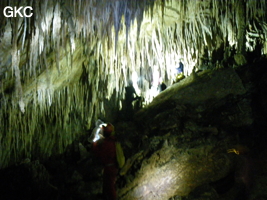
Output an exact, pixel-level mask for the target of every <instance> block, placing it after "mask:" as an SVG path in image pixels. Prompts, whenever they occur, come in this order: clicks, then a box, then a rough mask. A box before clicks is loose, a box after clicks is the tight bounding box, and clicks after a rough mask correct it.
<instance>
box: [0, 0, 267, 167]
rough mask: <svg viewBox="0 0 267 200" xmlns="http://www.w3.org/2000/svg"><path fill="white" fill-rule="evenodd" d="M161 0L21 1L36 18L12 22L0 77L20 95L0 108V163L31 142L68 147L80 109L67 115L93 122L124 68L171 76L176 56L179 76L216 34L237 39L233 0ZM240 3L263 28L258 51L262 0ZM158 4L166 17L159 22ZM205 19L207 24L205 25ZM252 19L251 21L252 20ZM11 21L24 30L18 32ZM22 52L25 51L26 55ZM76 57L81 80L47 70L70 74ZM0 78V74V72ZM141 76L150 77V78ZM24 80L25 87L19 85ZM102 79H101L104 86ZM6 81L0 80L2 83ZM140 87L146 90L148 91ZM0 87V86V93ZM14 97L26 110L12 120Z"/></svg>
mask: <svg viewBox="0 0 267 200" xmlns="http://www.w3.org/2000/svg"><path fill="white" fill-rule="evenodd" d="M162 2H163V1H162V0H158V1H126V0H118V1H115V0H114V1H104V0H103V1H93V0H87V1H81V0H79V1H75V0H66V1H64V3H62V2H61V1H59V0H57V1H49V0H45V1H42V2H37V1H28V2H27V3H29V5H31V6H33V8H34V9H35V16H34V17H33V18H29V19H26V18H24V19H23V20H18V22H16V23H18V24H17V26H14V23H13V26H12V28H11V30H12V32H13V33H14V36H16V35H17V34H15V32H19V34H21V37H18V38H14V39H13V40H14V41H16V42H12V45H13V47H12V51H11V52H10V53H11V54H12V63H11V66H12V67H11V68H12V70H13V71H12V72H11V73H12V75H13V76H14V77H11V76H10V75H9V74H11V73H10V72H9V71H7V72H5V76H6V77H7V79H14V80H15V83H16V91H17V92H18V94H19V98H18V99H17V100H18V101H16V103H15V104H13V105H16V106H13V105H11V104H8V103H4V109H2V110H1V112H0V116H1V119H2V118H4V113H7V112H9V113H10V115H11V116H13V117H9V118H8V119H7V120H6V121H7V122H5V125H4V127H3V128H2V127H1V131H2V129H3V132H5V135H4V136H1V137H2V138H1V140H0V141H1V144H0V147H1V148H2V146H3V148H5V149H6V150H4V151H3V152H1V151H0V152H1V153H0V163H3V164H1V166H0V167H4V166H7V165H8V163H10V162H11V161H10V157H14V158H15V161H14V162H18V161H19V160H20V159H21V158H22V157H23V156H29V157H31V154H32V152H33V151H34V150H35V149H36V148H37V147H36V144H35V142H34V141H35V140H36V141H38V143H40V145H41V146H40V151H41V152H40V153H41V154H42V153H43V154H44V155H43V157H46V156H49V155H51V154H52V149H58V152H57V153H62V152H64V150H65V148H66V146H68V145H69V144H70V143H71V142H72V141H73V140H74V139H75V138H76V137H77V136H78V135H79V134H81V133H76V132H74V131H73V127H72V126H71V123H75V122H76V121H79V120H77V116H78V114H77V116H76V115H74V117H73V118H72V117H71V116H72V115H71V113H74V112H77V113H79V117H80V119H81V120H80V122H79V123H84V122H83V121H87V122H88V123H90V124H91V123H92V121H93V120H95V119H96V118H97V116H99V115H101V114H103V112H104V111H105V110H104V105H103V99H104V98H107V99H109V98H110V97H111V95H112V94H113V92H114V91H115V93H116V94H115V95H116V96H117V98H118V99H122V98H123V95H124V86H125V85H126V84H127V81H128V78H129V77H128V75H127V71H128V70H129V72H130V74H129V76H130V77H131V73H137V74H140V75H141V73H140V69H142V73H143V74H142V75H143V76H147V77H148V76H149V73H151V72H150V70H151V69H152V71H153V72H157V71H158V69H159V68H160V71H158V73H159V74H163V72H166V73H167V74H168V78H169V79H170V80H169V81H170V82H171V79H172V78H173V76H174V68H175V66H177V65H178V63H179V58H183V61H184V64H185V74H186V75H189V74H190V73H191V71H192V69H193V67H194V65H195V64H196V62H197V59H198V58H199V57H200V56H201V55H197V54H198V52H200V51H202V50H201V49H204V46H205V48H207V49H208V52H209V53H210V52H212V51H213V50H214V49H215V48H216V47H215V46H214V45H213V43H212V40H215V36H216V37H217V38H218V41H223V42H224V43H229V45H230V46H231V47H233V48H235V46H236V45H237V43H236V40H237V38H238V27H239V26H240V24H239V22H238V21H235V18H237V17H238V12H236V8H237V6H236V5H237V3H238V1H237V0H226V1H216V0H206V1H197V2H196V1H194V0H190V1H184V0H183V1H176V0H169V1H165V2H164V3H163V4H162ZM162 5H164V6H163V7H161V6H162ZM244 5H245V11H246V12H245V13H244V15H245V17H244V18H246V23H248V25H249V24H250V23H252V22H253V23H256V24H257V23H258V24H261V25H262V27H261V29H259V28H258V27H257V28H255V31H256V32H259V33H260V34H258V35H259V37H261V38H262V41H263V44H264V47H263V52H264V53H265V54H266V52H267V43H266V37H267V28H266V27H267V26H266V14H265V10H266V8H265V7H266V2H265V1H263V0H262V1H255V0H244ZM164 9H165V10H164ZM162 10H164V15H163V17H164V19H165V20H162V12H161V11H162ZM168 12H170V13H172V12H173V13H172V14H171V15H172V17H169V16H168V15H169V14H168ZM152 15H153V17H151V16H152ZM249 19H251V20H249ZM167 20H168V21H167ZM211 23H212V24H213V26H210V24H211ZM251 25H252V27H254V24H251ZM6 26H7V27H8V24H7V25H6ZM17 27H22V29H21V30H20V31H18V29H17ZM0 29H1V30H2V27H1V28H0ZM241 43H243V42H241ZM115 46H116V53H115ZM0 48H1V47H0ZM1 50H3V49H1ZM26 51H29V52H28V53H27V52H26ZM1 55H2V54H1ZM24 55H27V56H26V57H27V59H25V58H24ZM80 59H82V60H83V61H84V62H81V63H85V64H84V68H85V71H86V73H87V74H88V75H87V76H88V80H87V82H86V83H83V84H81V83H73V82H72V83H71V86H70V85H69V86H67V83H68V81H69V80H68V78H65V79H64V80H62V82H64V84H63V83H62V84H58V83H57V84H55V85H54V84H53V83H55V82H53V81H55V79H59V77H57V75H58V73H55V74H57V75H54V74H53V76H52V73H53V72H55V71H61V72H62V73H63V74H64V76H65V77H69V76H71V75H72V73H73V72H74V71H73V70H74V69H78V68H79V67H83V66H82V65H80V64H79V62H78V61H79V60H80ZM65 67H66V68H65ZM22 69H23V73H22V72H21V70H22ZM55 69H56V70H55ZM1 70H2V69H1ZM46 73H47V75H45V74H46ZM103 74H105V75H103ZM0 76H1V78H2V71H1V74H0ZM62 76H63V75H62ZM64 76H63V77H64ZM77 76H78V75H77ZM122 76H123V77H122ZM3 77H4V75H3ZM44 77H47V79H45V78H44ZM48 78H49V79H50V80H49V81H48ZM52 78H53V79H52ZM26 79H27V80H26ZM28 79H29V80H28ZM44 80H46V81H47V82H46V81H44ZM4 81H5V80H4ZM76 81H77V80H76ZM146 81H150V80H149V78H147V80H146ZM22 82H23V83H27V85H28V86H26V85H22ZM44 82H45V83H44ZM103 83H105V85H107V87H106V88H104V87H103V85H102V84H103ZM4 84H5V83H4V82H3V80H1V87H4ZM22 89H23V92H22ZM140 90H141V91H140V92H141V93H142V94H144V95H145V96H146V94H147V93H148V92H147V91H144V90H142V89H140ZM4 91H5V88H3V89H1V92H2V93H3V92H4ZM98 91H101V92H103V93H100V92H98ZM3 95H4V96H5V98H6V99H7V100H9V99H11V98H12V97H10V96H8V94H3ZM82 96H83V97H84V98H81V97H82ZM148 96H149V95H148ZM78 97H79V98H78ZM3 98H4V97H2V99H1V103H2V100H3ZM147 98H149V97H147ZM7 100H6V102H8V101H7ZM147 102H149V101H147ZM18 103H19V108H20V109H21V110H23V108H24V106H25V108H26V109H29V112H27V110H26V112H25V113H24V116H23V115H20V118H19V119H18V122H15V123H12V122H13V121H16V120H14V117H15V116H17V114H18V112H17V107H18V106H17V105H18ZM30 103H33V105H30ZM24 104H25V105H24ZM1 105H2V104H1ZM103 115H104V114H103ZM71 120H73V121H71ZM51 123H53V124H55V126H54V130H53V134H52V133H51V130H50V128H49V127H48V126H49V124H51ZM43 127H45V128H43ZM89 127H90V126H89ZM42 129H43V130H42ZM14 132H17V133H20V135H15V134H14ZM41 133H42V134H41ZM54 134H55V135H54ZM55 138H56V139H55ZM55 141H57V142H55ZM22 149H23V151H22ZM16 150H18V151H16ZM15 152H16V154H15Z"/></svg>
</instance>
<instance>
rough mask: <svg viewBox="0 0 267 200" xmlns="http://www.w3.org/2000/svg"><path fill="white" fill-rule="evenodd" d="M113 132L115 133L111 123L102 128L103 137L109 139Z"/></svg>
mask: <svg viewBox="0 0 267 200" xmlns="http://www.w3.org/2000/svg"><path fill="white" fill-rule="evenodd" d="M114 131H115V129H114V126H113V125H112V124H111V123H107V125H106V126H104V127H103V134H104V137H109V136H111V135H114V133H115V132H114Z"/></svg>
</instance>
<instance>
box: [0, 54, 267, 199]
mask: <svg viewBox="0 0 267 200" xmlns="http://www.w3.org/2000/svg"><path fill="white" fill-rule="evenodd" d="M266 66H267V60H266V59H265V58H261V59H260V60H258V61H254V62H253V63H251V64H248V65H246V66H243V67H240V68H237V69H236V70H235V72H236V73H237V74H238V76H239V77H240V79H241V80H242V84H243V86H244V88H245V90H246V92H245V93H244V94H241V95H227V96H226V97H223V98H220V99H208V100H206V101H204V102H203V101H202V102H197V101H196V102H195V103H194V104H179V102H175V101H173V102H172V103H165V104H164V103H162V104H161V106H160V107H157V108H155V110H157V112H156V114H155V113H154V112H148V111H147V110H140V111H139V112H138V113H137V114H136V116H137V117H136V118H134V119H135V120H132V121H126V122H125V121H120V120H118V121H117V122H115V123H114V125H115V127H116V133H117V135H118V138H119V140H120V141H121V143H122V145H123V148H124V151H125V157H126V159H130V162H128V166H126V167H125V168H124V169H123V170H124V175H118V180H117V187H118V193H119V195H120V196H121V199H127V198H128V197H127V194H128V193H129V190H133V189H131V187H128V185H131V182H133V181H134V180H135V177H136V176H137V173H138V171H139V170H140V169H141V168H144V167H145V165H149V164H150V163H151V162H152V161H151V159H153V155H154V154H155V152H157V151H160V150H162V149H163V148H166V146H168V147H170V146H172V147H177V148H178V147H179V149H180V150H181V151H183V152H190V153H191V155H194V154H195V153H194V151H191V149H196V150H198V149H201V148H202V146H209V147H210V151H209V152H210V154H214V155H217V154H218V152H219V153H220V155H222V157H227V159H228V160H230V163H228V164H227V163H225V165H229V166H228V167H229V169H230V170H228V171H227V173H222V172H221V171H217V173H218V174H220V173H221V174H224V175H221V177H220V178H216V177H219V175H218V176H217V174H216V171H215V173H211V174H209V176H211V177H210V178H209V179H205V181H202V182H201V184H198V185H195V187H191V189H190V192H188V194H187V195H182V194H183V191H180V192H177V193H175V194H174V195H173V196H172V197H170V198H169V199H170V200H171V199H173V200H215V199H218V200H237V199H240V200H241V199H249V200H263V199H267V170H266V169H267V148H266V130H267V124H266V115H267V103H266V102H267V67H266ZM220 70H222V71H223V70H227V69H219V70H218V71H217V72H216V73H220ZM212 73H213V72H205V74H204V75H202V74H201V73H200V74H199V75H197V76H199V77H204V76H207V77H209V76H213V74H212ZM191 78H192V77H191ZM193 78H194V79H195V84H198V81H199V80H198V78H196V77H193ZM201 80H202V79H201ZM172 87H179V83H177V86H176V84H175V85H173V86H172ZM188 87H190V86H188ZM203 87H204V86H203ZM208 89H209V88H201V90H203V92H204V91H205V90H208ZM170 92H171V91H170ZM167 93H168V90H167V91H166V95H167ZM200 93H201V92H200ZM200 93H197V94H200ZM197 94H196V95H195V96H191V97H190V96H188V97H189V98H194V99H198V96H197ZM184 95H185V96H186V94H184ZM200 95H201V94H200ZM157 105H159V104H157ZM157 105H155V106H157ZM150 110H153V106H151V108H150ZM139 116H145V117H146V119H144V118H142V117H141V118H140V117H139ZM90 133H91V130H88V131H87V132H86V135H87V136H88V137H89V136H90ZM87 136H85V137H84V138H79V140H77V141H75V142H74V143H73V144H72V145H70V146H69V147H68V148H67V151H66V152H65V154H64V155H54V156H53V157H51V158H49V159H48V160H46V161H44V162H41V161H39V160H38V159H32V160H29V159H25V160H24V161H23V162H21V163H19V164H17V165H15V166H11V167H9V168H6V169H2V170H0V188H1V192H0V199H2V200H12V199H29V200H30V199H33V200H41V199H58V200H61V199H64V200H89V199H90V200H93V199H96V200H98V199H101V172H102V169H101V166H100V164H99V163H98V161H97V159H96V158H95V157H94V156H93V155H92V154H91V151H90V143H89V142H88V140H87V139H88V137H87ZM237 145H238V146H237ZM231 148H236V149H238V148H240V149H239V150H240V151H241V152H242V151H243V150H244V149H245V150H244V151H245V153H246V156H247V157H248V158H249V162H250V163H249V164H248V167H247V169H248V171H249V172H250V175H247V174H242V173H245V172H240V171H238V167H239V158H240V156H241V155H237V154H235V153H227V150H228V149H231ZM203 152H204V151H203ZM198 156H199V157H200V158H201V156H202V155H201V152H199V151H198ZM206 156H207V155H206ZM200 158H199V159H200ZM166 159H168V158H166ZM197 159H198V157H197V156H196V157H194V159H192V161H191V162H192V164H195V162H198V160H197ZM209 159H211V162H214V165H215V166H216V163H219V162H220V161H219V160H216V159H217V158H216V156H214V157H212V156H211V157H209ZM212 159H214V160H212ZM153 162H154V161H153ZM155 162H156V161H155ZM166 162H167V161H166ZM129 163H130V164H129ZM200 163H201V162H200ZM188 164H189V165H188V167H190V162H188ZM200 165H201V164H200ZM220 165H222V164H220ZM199 167H200V166H199ZM237 174H241V175H239V178H240V177H241V178H243V179H242V180H241V184H240V181H238V180H237ZM212 176H213V177H212ZM184 184H186V185H190V184H191V183H184ZM247 186H248V187H247ZM128 199H130V198H128ZM133 199H134V198H133ZM136 199H139V198H136ZM140 199H142V198H140ZM143 199H145V198H143Z"/></svg>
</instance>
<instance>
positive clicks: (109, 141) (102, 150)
mask: <svg viewBox="0 0 267 200" xmlns="http://www.w3.org/2000/svg"><path fill="white" fill-rule="evenodd" d="M115 143H116V139H115V137H113V136H110V137H108V138H105V139H103V140H102V141H97V142H94V143H93V151H94V153H95V155H96V156H97V157H98V158H99V159H100V161H101V163H102V164H104V165H105V166H107V165H112V164H115V165H116V164H117V158H116V145H115Z"/></svg>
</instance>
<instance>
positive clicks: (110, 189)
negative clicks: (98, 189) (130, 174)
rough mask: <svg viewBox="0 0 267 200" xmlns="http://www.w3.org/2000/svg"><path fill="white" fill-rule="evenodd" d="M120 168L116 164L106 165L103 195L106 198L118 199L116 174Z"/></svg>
mask: <svg viewBox="0 0 267 200" xmlns="http://www.w3.org/2000/svg"><path fill="white" fill-rule="evenodd" d="M117 172H118V169H117V168H116V167H115V166H109V167H105V169H104V175H103V196H104V198H105V199H106V200H116V199H117V192H116V176H117Z"/></svg>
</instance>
